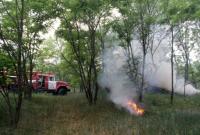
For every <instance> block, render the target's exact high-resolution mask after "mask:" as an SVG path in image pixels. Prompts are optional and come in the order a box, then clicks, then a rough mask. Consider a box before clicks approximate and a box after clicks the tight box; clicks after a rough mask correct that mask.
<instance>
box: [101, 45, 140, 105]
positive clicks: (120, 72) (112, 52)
mask: <svg viewBox="0 0 200 135" xmlns="http://www.w3.org/2000/svg"><path fill="white" fill-rule="evenodd" d="M124 51H125V50H124V49H123V48H122V47H111V48H109V49H106V50H105V51H104V53H103V63H104V65H103V73H102V74H101V75H100V78H99V84H100V85H101V86H102V87H103V88H107V89H109V90H110V98H111V100H112V101H113V102H114V103H115V104H117V105H120V106H123V107H126V106H127V102H128V100H132V99H133V98H134V97H135V95H136V88H135V86H134V83H133V82H131V81H130V79H129V77H128V76H127V72H126V70H124V68H125V67H124V66H125V65H126V62H127V57H126V56H125V52H124Z"/></svg>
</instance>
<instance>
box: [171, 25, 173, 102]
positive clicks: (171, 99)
mask: <svg viewBox="0 0 200 135" xmlns="http://www.w3.org/2000/svg"><path fill="white" fill-rule="evenodd" d="M171 32H172V33H171V34H172V40H171V71H172V72H171V79H172V80H171V83H172V84H171V87H172V91H171V104H173V101H174V29H173V26H171Z"/></svg>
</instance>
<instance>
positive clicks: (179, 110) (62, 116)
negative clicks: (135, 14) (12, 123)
mask: <svg viewBox="0 0 200 135" xmlns="http://www.w3.org/2000/svg"><path fill="white" fill-rule="evenodd" d="M199 99H200V96H195V97H187V98H186V99H184V97H181V96H175V103H174V105H173V106H171V105H170V104H169V95H164V94H162V95H161V94H152V95H150V94H148V95H146V96H145V101H144V103H145V114H144V115H143V116H141V117H138V116H135V115H130V113H128V112H127V111H125V110H124V109H118V108H117V107H116V106H115V105H114V104H112V103H111V102H109V101H106V100H105V98H104V96H102V95H100V97H99V102H98V103H97V105H96V106H89V105H88V104H87V101H86V100H85V97H84V94H80V93H75V94H74V93H71V94H69V95H67V96H63V97H61V96H51V95H44V94H37V95H34V97H33V100H32V101H31V102H28V101H26V102H25V103H24V106H23V110H22V116H23V118H22V120H21V121H20V124H19V127H18V129H16V130H15V131H13V132H12V131H9V130H8V128H7V127H6V126H3V125H2V124H1V127H0V135H7V134H11V133H13V135H111V134H114V135H122V134H124V135H198V134H199V133H200V124H199V123H200V100H199ZM0 113H1V114H0V116H2V111H0ZM0 118H1V117H0ZM0 121H1V123H3V121H2V119H0Z"/></svg>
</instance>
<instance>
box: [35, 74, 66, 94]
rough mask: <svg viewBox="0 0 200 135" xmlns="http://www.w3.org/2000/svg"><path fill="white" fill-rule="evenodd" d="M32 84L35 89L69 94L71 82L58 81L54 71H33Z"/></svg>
mask: <svg viewBox="0 0 200 135" xmlns="http://www.w3.org/2000/svg"><path fill="white" fill-rule="evenodd" d="M32 86H33V90H34V91H47V92H51V93H53V94H59V95H64V94H67V92H69V91H70V86H69V83H67V82H64V81H56V80H55V75H54V74H52V73H47V74H42V73H41V72H33V75H32Z"/></svg>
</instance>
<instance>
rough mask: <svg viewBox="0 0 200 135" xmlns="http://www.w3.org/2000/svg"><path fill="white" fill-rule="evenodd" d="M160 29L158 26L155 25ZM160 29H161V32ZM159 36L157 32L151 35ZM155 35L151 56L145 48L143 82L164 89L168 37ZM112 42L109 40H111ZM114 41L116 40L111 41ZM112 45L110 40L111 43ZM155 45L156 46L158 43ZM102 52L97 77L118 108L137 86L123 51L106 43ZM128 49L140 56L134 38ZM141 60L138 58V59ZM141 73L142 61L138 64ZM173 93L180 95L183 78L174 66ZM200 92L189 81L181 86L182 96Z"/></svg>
mask: <svg viewBox="0 0 200 135" xmlns="http://www.w3.org/2000/svg"><path fill="white" fill-rule="evenodd" d="M159 29H160V28H159ZM162 32H163V30H162V29H161V33H162ZM156 36H158V37H159V38H160V33H159V34H158V35H155V37H156ZM159 38H155V40H154V46H153V49H152V50H153V52H154V53H153V55H152V53H151V52H150V51H148V53H147V55H146V64H145V74H144V77H145V85H147V86H156V87H159V88H163V89H165V90H167V91H171V90H172V78H171V63H170V57H169V56H167V55H169V54H170V47H169V41H170V38H165V40H163V41H162V42H160V40H159ZM112 42H113V41H112ZM114 43H117V42H116V41H114ZM111 44H112V43H111ZM158 44H159V46H158ZM108 46H109V47H108V48H106V49H105V50H104V52H103V55H102V59H103V72H102V74H101V75H100V77H99V84H100V86H102V87H103V88H107V89H109V90H110V98H111V100H112V101H113V102H114V103H115V104H117V105H120V106H122V107H125V108H127V101H129V100H133V99H134V98H135V97H136V93H137V90H138V89H137V88H136V86H135V85H134V82H133V81H131V80H130V78H129V77H128V75H127V69H126V64H127V60H128V57H127V54H126V53H125V52H126V50H125V49H124V48H122V47H120V46H119V43H117V45H116V46H115V47H113V46H112V45H108ZM132 48H133V53H134V56H135V57H140V58H141V57H142V48H141V45H140V43H139V42H138V41H137V40H133V41H132ZM141 62H142V61H141ZM139 65H140V66H139V67H140V70H139V72H140V73H141V71H142V66H141V65H142V63H140V64H139ZM173 76H174V92H175V93H178V94H184V79H183V78H181V77H179V78H178V77H177V73H176V69H175V68H174V75H173ZM197 93H200V90H197V89H195V88H194V87H193V86H192V85H191V84H187V85H186V86H185V94H186V95H194V94H197Z"/></svg>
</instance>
